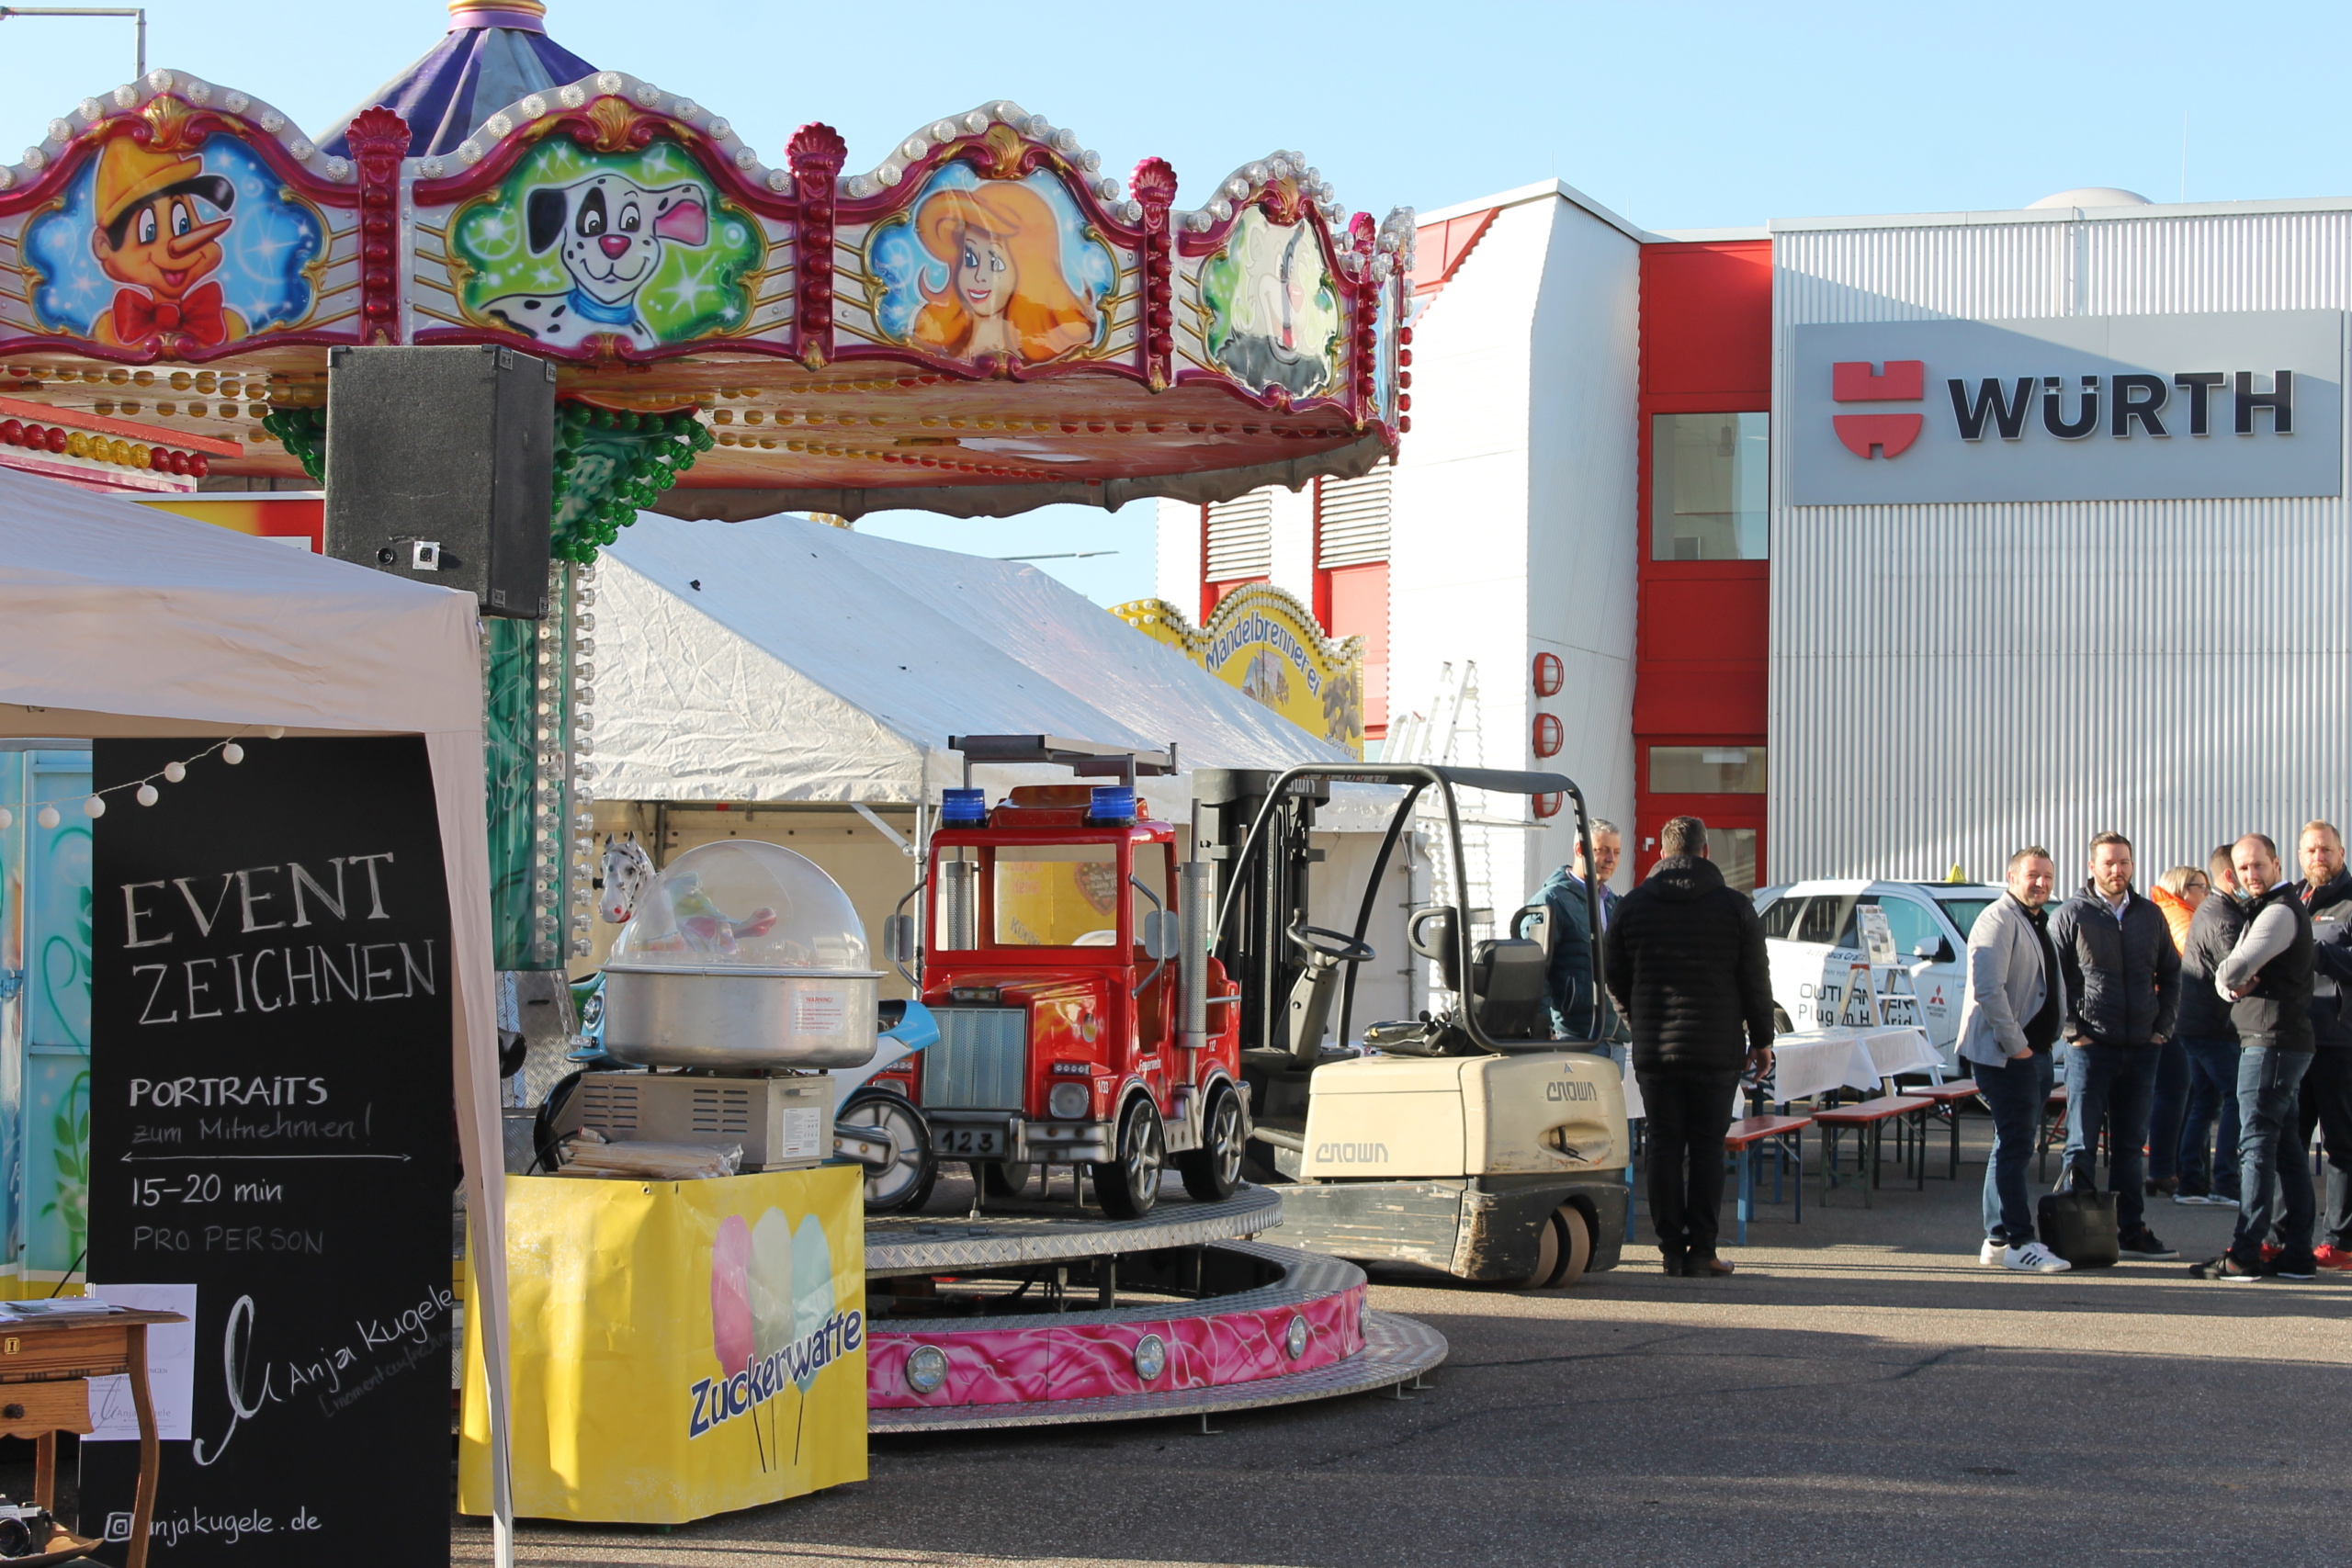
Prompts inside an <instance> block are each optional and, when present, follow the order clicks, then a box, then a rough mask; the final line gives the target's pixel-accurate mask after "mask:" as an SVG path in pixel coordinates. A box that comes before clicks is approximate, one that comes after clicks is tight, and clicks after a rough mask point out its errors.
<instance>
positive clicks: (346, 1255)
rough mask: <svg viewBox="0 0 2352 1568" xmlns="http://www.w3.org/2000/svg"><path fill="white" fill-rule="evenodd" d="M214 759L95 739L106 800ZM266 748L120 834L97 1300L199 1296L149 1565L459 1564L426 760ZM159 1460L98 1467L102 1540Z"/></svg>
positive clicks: (442, 893) (111, 866)
mask: <svg viewBox="0 0 2352 1568" xmlns="http://www.w3.org/2000/svg"><path fill="white" fill-rule="evenodd" d="M200 745H201V742H190V741H187V740H163V741H157V740H100V741H98V742H97V743H96V750H95V756H94V758H93V762H94V769H93V772H94V774H95V781H94V782H95V784H96V787H97V788H99V789H101V790H104V789H107V787H108V786H111V785H118V784H130V783H133V782H135V781H137V780H141V779H144V778H146V777H148V776H150V775H151V774H154V773H159V772H160V771H161V770H162V769H163V767H164V764H165V763H166V762H169V761H174V760H175V759H179V758H185V757H187V756H189V755H190V754H191V753H193V752H194V751H196V750H198V747H199V746H200ZM243 750H244V760H243V762H242V763H240V764H237V765H234V766H232V765H230V764H228V763H227V762H226V761H223V760H222V759H221V757H220V756H218V755H215V756H212V757H209V758H206V759H204V760H202V761H198V762H196V763H195V764H193V765H192V766H190V767H189V768H188V770H187V778H186V780H185V781H184V782H183V783H180V784H168V783H165V784H159V785H158V788H159V790H160V791H161V795H162V798H161V799H160V800H159V801H158V802H157V803H156V804H155V805H153V806H151V807H141V806H140V805H138V804H137V803H136V801H135V800H134V799H133V797H132V796H131V795H130V794H128V793H122V794H115V795H108V796H107V797H106V798H107V812H106V814H105V815H104V816H103V817H101V818H98V820H97V822H96V832H95V840H96V842H95V850H96V867H95V874H94V877H93V887H94V894H95V916H96V931H95V933H94V942H93V959H94V964H93V969H94V982H93V986H92V990H91V998H92V1005H91V1023H90V1170H91V1177H90V1230H89V1235H90V1258H89V1270H88V1272H89V1277H90V1279H91V1280H94V1281H96V1282H97V1283H99V1284H101V1285H106V1284H115V1283H121V1284H172V1283H180V1284H185V1283H190V1282H192V1283H194V1284H195V1285H196V1287H197V1312H196V1356H195V1369H196V1371H195V1393H194V1401H193V1404H192V1405H191V1407H190V1409H191V1420H190V1427H189V1438H188V1440H185V1441H167V1442H165V1443H164V1472H163V1482H162V1486H161V1489H160V1491H159V1493H158V1495H157V1499H156V1509H155V1523H154V1528H153V1532H152V1534H151V1536H150V1548H149V1553H150V1554H149V1557H148V1561H149V1562H152V1563H157V1564H165V1565H178V1564H187V1565H191V1568H192V1565H196V1564H206V1563H216V1562H217V1563H222V1564H230V1563H234V1564H236V1565H237V1568H255V1565H258V1564H267V1563H281V1562H283V1563H302V1564H305V1565H309V1568H315V1565H316V1564H319V1563H322V1562H351V1563H358V1562H385V1563H392V1562H398V1563H424V1562H446V1561H447V1557H448V1551H449V1504H450V1498H449V1451H450V1449H449V1444H450V1438H449V1366H450V1345H451V1342H452V1319H453V1316H454V1312H455V1305H456V1303H455V1302H454V1301H453V1299H452V1294H451V1290H450V1224H449V1215H450V1192H451V1188H452V1184H453V1177H454V1171H455V1160H456V1153H455V1131H456V1121H455V1117H454V1115H453V1113H452V1103H453V1102H452V1094H451V1077H450V1066H449V1044H450V998H451V993H452V984H451V976H450V954H449V898H448V888H447V883H446V881H445V879H444V877H443V875H442V865H441V835H440V830H439V827H438V825H437V823H436V821H435V815H434V799H433V780H432V773H431V770H430V767H429V765H428V763H427V761H426V759H425V751H424V742H423V741H422V740H421V739H413V738H390V739H323V740H312V739H281V740H269V739H258V738H256V739H247V740H245V741H244V742H243ZM137 1450H138V1445H137V1444H135V1443H124V1442H108V1443H95V1442H88V1443H85V1444H84V1445H83V1447H82V1472H81V1476H82V1527H83V1529H84V1530H85V1533H90V1534H97V1533H100V1532H101V1531H103V1532H104V1533H106V1534H107V1536H108V1537H109V1539H111V1540H117V1541H122V1540H127V1539H128V1536H129V1517H130V1504H131V1487H132V1483H133V1480H134V1476H135V1471H136V1465H137V1461H138V1452H137ZM121 1550H122V1548H121V1547H120V1546H116V1547H113V1548H111V1549H109V1551H107V1553H106V1556H107V1559H108V1560H111V1561H118V1562H119V1560H120V1552H121Z"/></svg>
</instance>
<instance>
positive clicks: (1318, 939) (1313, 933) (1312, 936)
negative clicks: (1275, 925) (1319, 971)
mask: <svg viewBox="0 0 2352 1568" xmlns="http://www.w3.org/2000/svg"><path fill="white" fill-rule="evenodd" d="M1283 935H1285V936H1287V937H1289V938H1290V940H1291V942H1292V943H1293V944H1294V945H1295V946H1297V947H1301V948H1304V949H1306V951H1307V952H1309V953H1314V954H1315V955H1316V956H1317V957H1318V958H1329V959H1330V960H1331V961H1333V962H1334V963H1337V964H1369V963H1370V962H1372V960H1373V959H1374V957H1376V956H1378V955H1377V954H1375V953H1374V952H1373V951H1372V943H1370V942H1358V941H1357V940H1356V939H1355V938H1353V937H1351V936H1350V935H1348V934H1347V933H1346V932H1344V931H1325V930H1324V929H1323V928H1322V927H1321V926H1293V927H1291V928H1290V929H1289V930H1288V931H1284V932H1283Z"/></svg>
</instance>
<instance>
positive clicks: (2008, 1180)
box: [1968, 1051, 2057, 1247]
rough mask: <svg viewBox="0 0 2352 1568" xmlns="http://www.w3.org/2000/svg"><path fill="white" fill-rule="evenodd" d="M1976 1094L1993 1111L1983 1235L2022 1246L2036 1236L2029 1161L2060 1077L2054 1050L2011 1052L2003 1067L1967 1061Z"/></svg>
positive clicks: (2013, 1245) (1986, 1176)
mask: <svg viewBox="0 0 2352 1568" xmlns="http://www.w3.org/2000/svg"><path fill="white" fill-rule="evenodd" d="M1968 1069H1969V1073H1970V1076H1971V1077H1974V1078H1975V1080H1976V1092H1977V1094H1978V1095H1980V1096H1981V1097H1983V1099H1984V1101H1985V1105H1986V1107H1987V1108H1988V1109H1990V1110H1991V1111H1992V1112H1993V1157H1992V1158H1991V1159H1989V1160H1986V1161H1985V1235H1987V1236H1988V1237H1994V1238H1996V1239H1998V1240H2001V1241H2006V1242H2007V1243H2008V1244H2009V1245H2010V1246H2011V1247H2023V1246H2024V1245H2025V1244H2026V1243H2027V1242H2030V1241H2031V1240H2032V1239H2033V1205H2032V1203H2031V1202H2030V1201H2028V1200H2027V1198H2026V1191H2025V1162H2026V1161H2027V1160H2029V1159H2030V1158H2032V1157H2033V1142H2034V1139H2035V1138H2036V1137H2037V1136H2038V1135H2039V1134H2041V1112H2042V1111H2043V1110H2044V1109H2045V1108H2046V1107H2047V1106H2048V1105H2049V1104H2050V1087H2051V1084H2052V1081H2053V1080H2054V1079H2055V1078H2056V1077H2057V1072H2056V1069H2055V1068H2054V1067H2053V1066H2052V1063H2051V1060H2050V1053H2049V1052H2047V1051H2037V1052H2035V1053H2034V1054H2033V1055H2030V1056H2012V1057H2010V1058H2009V1059H2008V1060H2007V1062H2004V1063H2003V1064H2001V1065H2000V1066H1997V1067H1996V1066H1987V1065H1985V1063H1983V1062H1977V1061H1971V1062H1970V1063H1969V1064H1968Z"/></svg>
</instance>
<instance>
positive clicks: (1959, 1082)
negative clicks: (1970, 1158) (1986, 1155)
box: [1901, 1078, 1976, 1181]
mask: <svg viewBox="0 0 2352 1568" xmlns="http://www.w3.org/2000/svg"><path fill="white" fill-rule="evenodd" d="M1901 1092H1902V1093H1904V1094H1906V1095H1911V1096H1914V1097H1916V1098H1917V1099H1920V1100H1927V1101H1928V1102H1929V1103H1930V1104H1932V1105H1933V1106H1934V1108H1935V1109H1934V1110H1933V1111H1931V1112H1930V1114H1932V1115H1933V1116H1934V1117H1935V1118H1936V1120H1938V1121H1939V1122H1944V1123H1945V1124H1946V1125H1948V1126H1949V1127H1951V1179H1952V1180H1954V1181H1957V1180H1959V1179H1960V1108H1961V1105H1962V1102H1964V1101H1966V1100H1973V1099H1975V1098H1976V1080H1975V1079H1974V1078H1954V1079H1952V1081H1951V1082H1950V1083H1931V1084H1919V1085H1916V1086H1913V1087H1911V1088H1908V1089H1903V1090H1902V1091H1901ZM1926 1133H1927V1129H1926V1127H1924V1126H1922V1127H1921V1128H1920V1134H1921V1135H1922V1136H1925V1135H1926ZM1926 1159H1927V1155H1926V1152H1925V1151H1924V1150H1923V1151H1922V1152H1921V1154H1920V1160H1921V1162H1922V1163H1923V1164H1924V1163H1925V1161H1926Z"/></svg>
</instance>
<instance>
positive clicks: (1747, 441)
mask: <svg viewBox="0 0 2352 1568" xmlns="http://www.w3.org/2000/svg"><path fill="white" fill-rule="evenodd" d="M1771 420H1772V416H1771V415H1770V414H1765V413H1661V414H1653V415H1651V416H1650V558H1651V559H1652V560H1763V559H1765V558H1766V555H1767V551H1766V543H1767V540H1768V536H1769V535H1770V526H1771V500H1770V493H1769V489H1768V479H1769V476H1770V448H1771V440H1770V434H1771Z"/></svg>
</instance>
